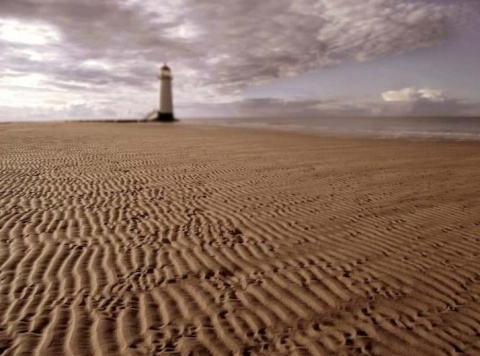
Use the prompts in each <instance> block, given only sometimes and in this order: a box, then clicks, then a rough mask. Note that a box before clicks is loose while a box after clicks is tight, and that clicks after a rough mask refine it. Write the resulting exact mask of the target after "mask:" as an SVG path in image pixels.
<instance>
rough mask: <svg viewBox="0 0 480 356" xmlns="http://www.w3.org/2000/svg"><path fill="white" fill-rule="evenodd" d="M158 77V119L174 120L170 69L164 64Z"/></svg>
mask: <svg viewBox="0 0 480 356" xmlns="http://www.w3.org/2000/svg"><path fill="white" fill-rule="evenodd" d="M158 78H159V79H160V110H159V111H158V116H157V120H158V121H174V120H175V117H174V116H173V95H172V71H171V70H170V68H169V67H168V66H167V65H166V64H164V65H163V67H162V68H161V69H160V73H159V74H158Z"/></svg>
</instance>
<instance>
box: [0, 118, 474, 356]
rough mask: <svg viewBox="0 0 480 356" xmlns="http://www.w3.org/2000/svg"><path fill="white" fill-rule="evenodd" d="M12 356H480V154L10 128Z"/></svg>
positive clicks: (2, 193)
mask: <svg viewBox="0 0 480 356" xmlns="http://www.w3.org/2000/svg"><path fill="white" fill-rule="evenodd" d="M0 149H1V150H0V182H1V185H0V354H2V352H3V354H5V355H23V354H25V355H30V354H36V355H62V354H69V355H91V354H98V355H120V354H123V355H153V354H163V353H165V354H182V355H183V354H185V355H187V354H189V353H191V354H200V355H206V354H218V355H227V354H245V355H248V354H270V355H289V354H298V355H303V354H317V355H322V354H324V355H329V354H348V355H350V354H353V355H355V354H365V355H368V354H371V355H409V356H412V355H430V354H432V355H454V354H455V353H461V352H464V353H466V354H470V355H475V354H476V355H478V354H480V300H479V298H480V184H479V182H480V144H475V143H453V142H408V141H395V140H365V139H361V140H360V139H340V138H335V139H333V138H331V139H328V138H321V137H314V136H307V135H301V134H295V133H274V132H267V131H254V130H241V129H228V128H213V127H189V126H188V125H178V124H175V125H161V124H107V123H97V124H94V123H84V124H37V125H35V124H28V125H27V124H23V125H22V124H3V125H0Z"/></svg>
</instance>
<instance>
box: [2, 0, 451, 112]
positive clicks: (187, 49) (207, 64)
mask: <svg viewBox="0 0 480 356" xmlns="http://www.w3.org/2000/svg"><path fill="white" fill-rule="evenodd" d="M457 7H458V6H457V5H450V4H447V3H445V2H428V1H415V2H412V1H403V0H364V1H361V2H359V1H358V0H296V1H291V0H265V1H261V2H259V1H257V0H243V1H239V0H222V1H220V0H211V1H204V0H164V1H161V2H159V1H156V0H127V1H123V0H82V1H66V0H48V1H45V0H2V14H1V15H0V48H1V49H2V57H1V58H0V68H4V69H0V75H2V74H3V73H5V68H6V69H8V70H10V71H14V72H16V73H20V74H23V75H30V74H38V75H41V76H45V77H46V78H45V80H44V81H43V83H44V84H45V85H44V86H43V88H44V90H45V91H47V92H49V93H51V96H52V99H51V100H54V98H53V97H54V96H55V95H57V94H55V90H52V88H53V87H56V88H57V89H58V90H69V91H70V92H73V94H71V96H74V95H78V96H82V95H88V94H87V92H90V93H95V94H96V95H97V97H100V98H101V99H100V100H101V101H102V102H103V101H105V100H107V101H108V100H110V103H111V106H116V105H117V103H118V102H119V101H120V100H123V99H124V98H125V96H126V93H129V94H130V95H132V94H133V93H134V94H135V95H139V98H138V99H132V98H130V99H127V101H128V100H130V103H131V105H132V106H134V105H137V103H139V104H138V105H143V107H144V108H145V109H146V110H147V111H148V110H149V109H150V107H149V104H147V102H148V103H152V104H151V105H154V103H156V98H155V95H156V94H155V91H156V88H157V83H156V79H155V74H156V73H155V71H156V70H157V68H158V65H159V64H160V63H161V62H163V61H169V62H173V63H174V66H173V67H174V74H175V90H176V101H177V102H178V103H179V104H185V105H186V104H188V103H194V104H195V103H196V104H208V103H214V102H216V103H218V102H234V101H238V100H239V96H241V92H242V89H244V88H246V87H249V86H254V85H258V84H261V83H265V82H268V81H271V80H274V79H276V78H282V77H288V76H294V75H298V74H300V73H304V72H306V71H308V70H312V69H318V68H322V67H324V66H328V65H337V64H341V63H343V62H344V61H348V60H355V61H365V60H369V59H372V58H376V57H379V56H384V55H392V54H398V53H404V52H408V51H412V50H414V49H417V48H421V47H427V46H432V45H435V44H437V43H439V41H442V39H444V38H445V37H446V36H447V35H448V34H449V31H450V27H451V26H452V23H453V21H452V19H451V17H452V14H453V13H455V11H456V10H455V9H456V8H457ZM19 24H21V25H22V26H19ZM2 26H3V27H2ZM2 28H3V30H2ZM2 31H3V32H2ZM14 33H17V34H20V35H19V36H13V35H12V34H14ZM39 44H41V45H42V46H41V48H39ZM5 85H6V86H7V87H8V86H9V85H11V86H12V87H14V86H15V83H14V82H12V83H10V84H9V83H5ZM121 88H123V89H121ZM199 88H201V90H199ZM24 90H27V89H26V88H24ZM32 90H34V91H38V90H39V87H38V86H36V87H34V88H32ZM122 90H123V92H122ZM430 94H431V93H430ZM430 94H429V93H423V94H421V93H416V94H415V95H420V96H422V95H423V97H425V98H426V97H427V96H428V95H430ZM432 95H433V94H432ZM147 98H148V100H145V99H147ZM140 103H142V104H140ZM21 104H22V103H21V102H19V106H21ZM140 110H141V108H140V107H138V108H137V107H135V109H134V112H137V111H140ZM95 112H97V111H95Z"/></svg>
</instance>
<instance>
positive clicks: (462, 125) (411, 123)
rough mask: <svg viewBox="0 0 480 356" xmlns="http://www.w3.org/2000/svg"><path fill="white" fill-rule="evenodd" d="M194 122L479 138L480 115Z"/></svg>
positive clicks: (326, 132)
mask: <svg viewBox="0 0 480 356" xmlns="http://www.w3.org/2000/svg"><path fill="white" fill-rule="evenodd" d="M186 122H188V123H193V124H212V125H221V126H230V127H251V128H264V129H274V130H282V131H285V130H288V131H298V132H309V133H317V134H324V135H335V136H338V135H340V136H352V135H353V136H375V137H392V138H394V137H403V138H412V139H450V140H467V141H480V117H478V118H476V117H438V118H431V117H428V118H426V117H403V118H398V117H385V118H380V117H357V118H343V117H341V118H340V117H335V118H308V119H306V118H305V119H290V118H288V119H287V118H275V119H273V118H265V119H255V118H246V119H191V120H186Z"/></svg>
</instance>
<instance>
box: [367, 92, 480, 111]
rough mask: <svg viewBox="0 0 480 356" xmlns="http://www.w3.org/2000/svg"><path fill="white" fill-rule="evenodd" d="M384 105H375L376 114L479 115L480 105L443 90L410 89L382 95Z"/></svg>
mask: <svg viewBox="0 0 480 356" xmlns="http://www.w3.org/2000/svg"><path fill="white" fill-rule="evenodd" d="M381 97H382V99H383V101H384V103H383V104H381V103H380V104H375V107H376V113H377V114H380V115H382V114H383V115H390V116H392V115H393V116H405V115H408V116H455V115H459V116H462V115H465V116H472V115H478V112H479V110H480V103H478V102H473V101H468V100H461V99H459V98H454V97H448V96H447V95H446V94H445V92H444V91H443V90H441V89H432V88H422V89H417V88H415V87H409V88H404V89H399V90H389V91H386V92H384V93H382V94H381Z"/></svg>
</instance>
